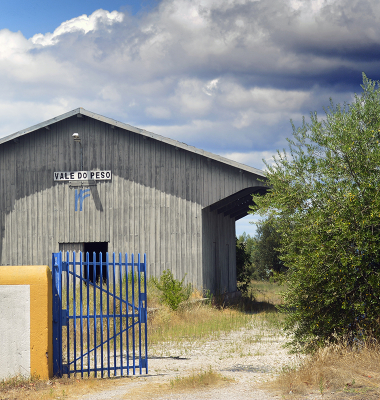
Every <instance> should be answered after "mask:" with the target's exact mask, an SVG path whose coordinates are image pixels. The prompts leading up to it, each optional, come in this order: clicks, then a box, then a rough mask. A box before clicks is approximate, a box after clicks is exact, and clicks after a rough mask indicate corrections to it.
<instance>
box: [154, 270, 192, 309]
mask: <svg viewBox="0 0 380 400" xmlns="http://www.w3.org/2000/svg"><path fill="white" fill-rule="evenodd" d="M184 280H185V278H183V279H182V280H181V281H179V280H177V279H174V277H173V273H172V272H171V271H169V270H165V271H163V272H162V275H161V276H160V279H156V278H153V283H154V284H155V286H156V287H157V289H159V290H160V291H161V296H160V301H161V303H162V304H165V305H167V306H168V307H170V308H171V309H172V310H174V311H175V310H177V309H178V306H179V305H180V304H181V303H182V302H183V301H186V300H188V299H189V297H190V295H191V292H192V287H191V284H190V283H189V284H188V285H186V286H185V285H184V283H183V282H184Z"/></svg>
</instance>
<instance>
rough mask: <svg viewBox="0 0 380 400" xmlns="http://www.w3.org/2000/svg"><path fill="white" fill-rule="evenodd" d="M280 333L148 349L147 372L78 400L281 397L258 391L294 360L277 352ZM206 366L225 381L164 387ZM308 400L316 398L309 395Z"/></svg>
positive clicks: (255, 332) (254, 332)
mask: <svg viewBox="0 0 380 400" xmlns="http://www.w3.org/2000/svg"><path fill="white" fill-rule="evenodd" d="M284 342H285V338H284V336H283V335H282V333H281V332H280V331H277V330H273V331H268V330H266V331H265V335H264V332H263V330H262V329H258V328H254V327H252V328H251V329H242V330H239V331H236V332H232V333H230V334H225V335H221V336H220V337H218V338H216V339H213V340H208V341H205V340H202V341H199V342H188V341H183V342H181V343H179V344H178V343H177V344H176V346H172V345H170V344H169V343H167V344H163V345H160V346H156V347H153V348H150V349H149V374H148V375H144V376H141V377H131V378H121V379H116V380H115V381H114V382H115V384H114V386H113V388H112V389H111V390H110V389H107V390H101V391H99V392H95V393H91V394H88V395H86V396H83V397H81V399H95V400H102V399H104V400H106V399H132V398H133V399H141V400H143V399H184V400H187V399H189V400H190V399H231V400H234V399H255V400H266V399H280V398H283V396H282V394H281V393H274V392H273V391H268V390H263V389H262V388H261V387H262V383H263V382H266V381H270V380H272V379H273V378H274V377H275V376H276V375H277V374H278V373H279V371H280V370H281V368H282V367H284V366H289V365H294V364H295V363H297V359H296V357H295V356H294V355H289V354H288V352H287V350H286V349H284V348H283V344H284ZM210 367H211V368H212V370H213V371H214V372H219V373H220V374H221V375H223V376H224V377H226V378H229V380H228V381H226V382H222V383H221V385H218V386H216V387H210V388H205V389H201V390H199V389H192V388H189V389H187V390H186V391H178V390H174V391H173V390H171V389H170V381H171V380H172V381H173V380H175V378H177V377H183V376H188V375H191V374H193V373H195V374H197V373H199V372H200V371H201V370H203V371H205V370H208V369H209V368H210ZM310 398H320V396H319V397H310Z"/></svg>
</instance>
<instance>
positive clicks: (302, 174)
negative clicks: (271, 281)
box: [254, 75, 380, 348]
mask: <svg viewBox="0 0 380 400" xmlns="http://www.w3.org/2000/svg"><path fill="white" fill-rule="evenodd" d="M362 89H363V91H362V93H361V94H360V95H356V96H355V99H354V101H353V102H352V104H344V105H339V104H338V105H334V104H333V103H332V102H331V104H330V106H329V107H328V109H327V111H326V116H325V117H324V119H323V120H319V119H318V117H317V114H316V113H312V114H311V116H310V122H306V121H305V119H304V120H303V123H302V125H301V126H300V127H299V128H296V127H295V126H294V125H293V137H292V138H291V139H289V140H288V141H289V147H290V153H289V154H287V153H286V152H284V153H280V152H279V153H278V155H277V156H276V157H274V164H273V165H272V166H271V165H267V168H268V172H267V177H268V179H269V183H270V185H271V187H272V188H271V190H270V192H269V193H268V194H267V195H266V196H263V197H259V196H257V197H255V198H254V201H255V203H256V204H257V209H258V210H259V212H260V213H261V214H262V215H269V216H270V218H272V219H274V220H276V226H277V228H276V229H277V232H278V233H279V234H280V236H281V243H280V253H281V258H282V261H283V262H284V265H285V267H287V268H288V271H287V272H286V280H287V281H288V285H289V286H288V290H287V291H286V293H285V296H284V301H285V304H284V306H283V308H282V310H283V311H284V312H286V328H287V329H288V330H289V331H290V332H292V333H293V334H294V335H293V341H292V344H293V345H294V346H295V347H296V348H297V347H303V348H305V347H306V348H310V347H311V348H313V347H314V346H316V345H319V344H323V343H324V342H325V340H326V339H329V340H335V338H336V337H341V336H347V335H348V336H349V337H359V335H363V334H370V335H373V336H376V337H379V336H380V325H379V323H378V321H379V315H380V298H379V295H380V274H379V272H380V253H379V248H380V195H379V187H380V173H379V172H380V171H379V165H380V88H379V82H374V81H371V80H369V79H367V77H366V76H365V75H363V85H362ZM255 211H256V210H255Z"/></svg>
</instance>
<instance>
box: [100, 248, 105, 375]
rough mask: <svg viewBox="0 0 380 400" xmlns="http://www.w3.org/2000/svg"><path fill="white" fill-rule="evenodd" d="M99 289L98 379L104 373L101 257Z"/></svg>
mask: <svg viewBox="0 0 380 400" xmlns="http://www.w3.org/2000/svg"><path fill="white" fill-rule="evenodd" d="M99 262H100V282H99V283H100V287H101V291H100V312H99V316H100V343H101V344H102V345H101V347H100V359H101V362H100V365H101V366H100V377H101V378H103V373H104V361H103V357H104V354H103V256H102V257H100V260H99Z"/></svg>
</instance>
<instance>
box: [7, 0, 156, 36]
mask: <svg viewBox="0 0 380 400" xmlns="http://www.w3.org/2000/svg"><path fill="white" fill-rule="evenodd" d="M157 4H158V0H143V1H141V0H130V1H125V0H108V1H104V0H80V1H78V0H76V1H74V0H65V1H51V0H50V1H47V0H22V1H21V0H14V1H2V2H0V29H4V28H6V29H9V30H11V31H13V32H17V31H21V32H22V33H23V35H24V36H25V37H26V38H30V37H32V36H33V35H34V34H36V33H47V32H53V31H54V29H55V28H57V27H58V26H59V25H60V24H61V23H62V22H63V21H67V20H69V19H72V18H75V17H78V16H79V15H82V14H87V15H90V14H92V13H93V12H94V11H96V10H98V9H100V8H102V9H104V10H108V11H113V10H116V11H127V12H129V13H131V14H132V15H136V14H138V13H139V12H146V11H149V10H150V9H152V8H153V7H154V6H156V5H157Z"/></svg>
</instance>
